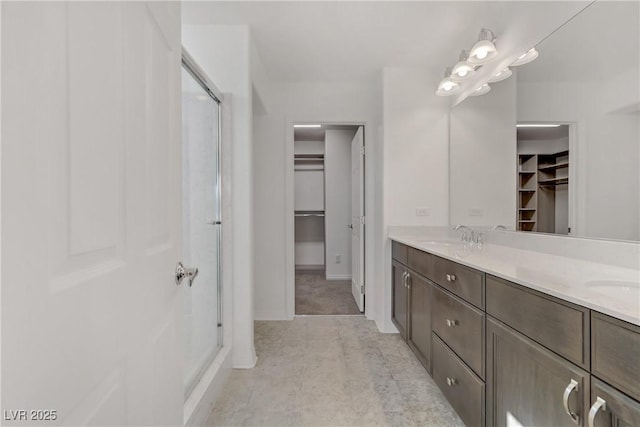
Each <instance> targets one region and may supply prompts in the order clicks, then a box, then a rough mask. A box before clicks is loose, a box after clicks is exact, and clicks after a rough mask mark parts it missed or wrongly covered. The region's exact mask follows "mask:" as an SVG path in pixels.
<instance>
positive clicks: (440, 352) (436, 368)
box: [432, 334, 485, 427]
mask: <svg viewBox="0 0 640 427" xmlns="http://www.w3.org/2000/svg"><path fill="white" fill-rule="evenodd" d="M432 342H433V353H432V355H433V361H432V363H433V380H434V381H435V383H436V384H437V385H438V387H439V388H440V390H441V391H442V394H444V396H445V397H446V398H447V400H448V401H449V403H450V404H451V406H452V407H453V409H455V411H456V412H457V413H458V415H459V416H460V418H461V419H462V421H463V422H464V424H465V425H466V426H469V427H471V426H483V425H484V410H485V408H484V393H485V391H484V387H485V385H484V382H483V381H482V380H481V379H480V378H478V377H477V376H476V375H475V374H474V373H473V372H472V371H471V369H469V368H468V367H467V366H466V365H465V364H464V362H462V360H460V358H458V356H456V355H455V353H454V352H453V351H451V350H450V349H449V348H448V347H447V345H446V344H445V343H444V342H443V341H442V340H441V339H440V338H438V336H437V335H436V334H433V341H432Z"/></svg>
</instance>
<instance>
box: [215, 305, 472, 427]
mask: <svg viewBox="0 0 640 427" xmlns="http://www.w3.org/2000/svg"><path fill="white" fill-rule="evenodd" d="M255 342H256V352H257V353H258V363H257V366H256V367H255V368H254V369H251V370H233V371H232V373H231V375H230V378H229V380H228V381H227V383H226V384H225V386H224V389H223V391H222V394H221V396H220V398H219V399H218V401H217V402H216V404H215V406H214V408H213V411H212V412H211V415H210V416H209V419H208V420H207V426H463V425H464V424H463V423H462V421H461V420H460V419H459V418H458V416H457V415H456V414H455V412H454V411H453V409H452V408H451V406H450V405H449V404H448V403H447V401H446V400H445V398H444V397H443V396H442V394H441V393H440V391H439V390H438V388H437V387H436V385H435V384H434V382H433V380H432V379H431V378H430V377H429V375H428V374H427V373H426V371H425V370H424V369H423V367H422V365H420V362H418V360H417V359H416V358H415V356H414V355H413V353H412V352H411V350H410V349H409V348H408V347H407V345H406V344H405V343H404V342H403V341H402V339H401V338H400V337H399V336H398V335H397V334H381V333H379V332H378V331H377V328H376V326H375V324H374V323H373V322H372V321H368V320H365V319H364V317H362V316H330V317H322V316H311V317H297V318H295V319H294V320H293V321H278V322H256V324H255Z"/></svg>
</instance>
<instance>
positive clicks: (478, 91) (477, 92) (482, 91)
mask: <svg viewBox="0 0 640 427" xmlns="http://www.w3.org/2000/svg"><path fill="white" fill-rule="evenodd" d="M490 90H491V86H489V84H488V83H485V84H483V85H482V86H480V87H479V88H477V89H476V90H474V91H473V92H471V93H470V94H469V96H480V95H484V94H485V93H487V92H489V91H490Z"/></svg>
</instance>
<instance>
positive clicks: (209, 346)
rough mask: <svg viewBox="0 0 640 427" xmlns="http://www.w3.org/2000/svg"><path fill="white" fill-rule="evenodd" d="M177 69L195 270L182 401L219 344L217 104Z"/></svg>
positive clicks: (187, 244) (186, 247) (186, 240)
mask: <svg viewBox="0 0 640 427" xmlns="http://www.w3.org/2000/svg"><path fill="white" fill-rule="evenodd" d="M186 67H187V66H183V69H182V171H183V172H182V178H183V179H182V194H183V222H182V227H183V245H182V248H183V259H184V262H185V265H189V266H194V267H197V268H198V276H197V278H196V279H195V280H194V281H193V286H192V287H188V286H187V287H185V290H184V316H185V318H184V320H185V329H186V331H185V332H186V333H185V347H186V349H185V363H184V366H185V377H184V394H185V399H186V398H187V397H188V396H189V394H190V393H191V391H192V390H193V388H194V386H195V385H196V383H197V382H198V380H199V379H200V377H201V376H202V374H203V373H204V371H205V370H206V369H207V367H208V366H209V364H210V363H211V361H212V360H213V358H214V357H215V356H216V354H217V353H218V351H219V350H220V348H221V346H222V341H221V338H222V334H221V332H222V331H221V304H220V301H221V292H220V285H221V283H220V280H221V274H220V260H221V257H220V240H221V235H220V227H221V225H220V173H219V171H220V141H219V138H220V132H219V128H220V114H219V113H220V105H219V102H218V100H217V99H215V98H214V97H213V96H212V95H211V92H210V91H209V90H207V89H206V84H205V83H203V82H204V81H206V79H203V78H201V77H199V76H198V75H197V74H196V73H195V72H192V71H191V70H190V69H188V68H186Z"/></svg>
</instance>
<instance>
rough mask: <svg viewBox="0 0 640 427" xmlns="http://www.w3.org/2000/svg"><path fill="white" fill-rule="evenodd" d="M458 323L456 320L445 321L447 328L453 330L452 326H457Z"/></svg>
mask: <svg viewBox="0 0 640 427" xmlns="http://www.w3.org/2000/svg"><path fill="white" fill-rule="evenodd" d="M458 324H459V323H458V321H457V320H451V319H447V326H448V327H450V328H453V327H454V326H458Z"/></svg>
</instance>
